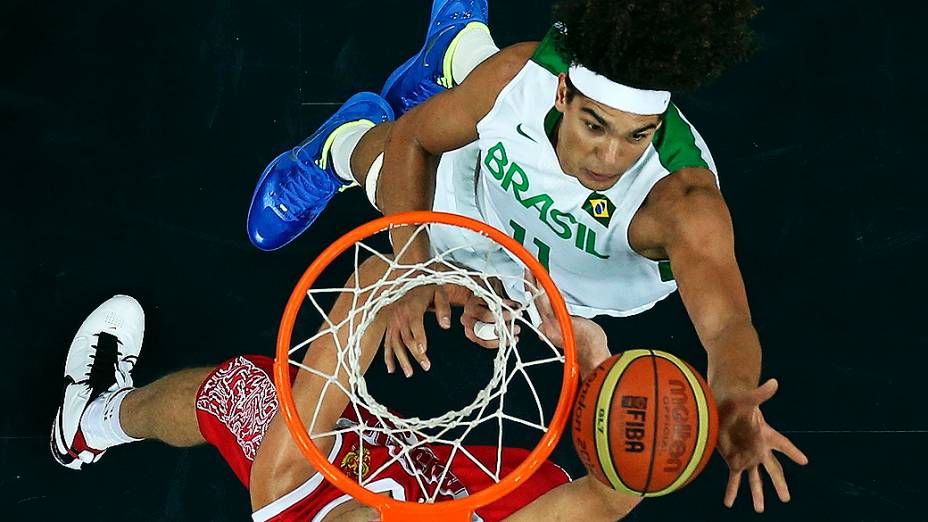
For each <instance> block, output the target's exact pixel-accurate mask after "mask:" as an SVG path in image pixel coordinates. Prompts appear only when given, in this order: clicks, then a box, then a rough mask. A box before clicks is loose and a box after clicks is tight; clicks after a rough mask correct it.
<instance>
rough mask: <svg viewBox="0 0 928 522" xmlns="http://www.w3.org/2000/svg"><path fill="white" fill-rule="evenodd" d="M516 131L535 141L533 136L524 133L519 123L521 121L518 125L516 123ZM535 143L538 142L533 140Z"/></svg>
mask: <svg viewBox="0 0 928 522" xmlns="http://www.w3.org/2000/svg"><path fill="white" fill-rule="evenodd" d="M516 132H518V133H519V134H521V135H523V136H525V137H526V138H528V139H530V140H532V141H535V138H533V137H531V136H529V135H528V134H526V133H525V131H523V130H522V124H521V123H520V124H518V125H516ZM535 143H538V142H537V141H535Z"/></svg>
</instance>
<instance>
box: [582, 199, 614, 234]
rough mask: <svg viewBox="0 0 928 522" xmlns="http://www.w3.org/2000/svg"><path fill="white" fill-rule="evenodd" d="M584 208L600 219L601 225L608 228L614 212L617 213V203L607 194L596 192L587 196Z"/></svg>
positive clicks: (594, 217)
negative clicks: (610, 199)
mask: <svg viewBox="0 0 928 522" xmlns="http://www.w3.org/2000/svg"><path fill="white" fill-rule="evenodd" d="M583 210H585V211H586V212H587V214H589V215H590V216H591V217H592V218H593V219H595V220H596V221H598V222H599V224H600V225H602V226H604V227H607V228H608V227H609V221H611V220H612V214H614V213H615V205H614V204H613V203H612V202H611V201H609V198H607V197H606V196H604V195H602V194H600V193H598V192H594V193H592V194H590V196H589V197H588V198H586V203H584V204H583Z"/></svg>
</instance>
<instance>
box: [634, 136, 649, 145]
mask: <svg viewBox="0 0 928 522" xmlns="http://www.w3.org/2000/svg"><path fill="white" fill-rule="evenodd" d="M647 136H648V135H647V134H634V135H632V141H634V142H636V143H638V142H640V141H641V140H643V139H645V138H646V137H647Z"/></svg>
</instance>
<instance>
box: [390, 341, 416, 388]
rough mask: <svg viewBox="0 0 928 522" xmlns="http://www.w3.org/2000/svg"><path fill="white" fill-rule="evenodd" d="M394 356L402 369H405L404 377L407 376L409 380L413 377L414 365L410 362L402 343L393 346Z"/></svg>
mask: <svg viewBox="0 0 928 522" xmlns="http://www.w3.org/2000/svg"><path fill="white" fill-rule="evenodd" d="M393 355H394V356H395V357H396V360H397V361H399V363H400V368H402V369H403V375H405V376H406V378H407V379H408V378H410V377H412V363H411V362H410V361H409V355H408V354H407V352H406V348H405V347H404V346H403V343H402V342H399V343H396V344H395V345H394V346H393Z"/></svg>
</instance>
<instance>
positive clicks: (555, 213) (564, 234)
mask: <svg viewBox="0 0 928 522" xmlns="http://www.w3.org/2000/svg"><path fill="white" fill-rule="evenodd" d="M561 217H563V218H566V219H567V220H568V221H570V223H571V224H574V225H575V224H577V220H576V219H575V218H574V217H573V216H571V215H570V214H567V213H564V212H561V211H560V210H558V209H556V208H553V209H551V222H552V223H554V224H555V225H558V226H559V227H560V228H561V230H560V231H557V230H555V229H554V227H553V226H552V227H551V229H552V230H554V233H555V234H557V235H558V236H560V238H561V239H570V235H571V230H570V226H568V225H567V223H564V222H563V221H561V220H560V219H558V218H561Z"/></svg>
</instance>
